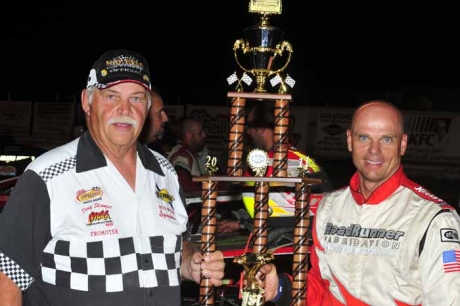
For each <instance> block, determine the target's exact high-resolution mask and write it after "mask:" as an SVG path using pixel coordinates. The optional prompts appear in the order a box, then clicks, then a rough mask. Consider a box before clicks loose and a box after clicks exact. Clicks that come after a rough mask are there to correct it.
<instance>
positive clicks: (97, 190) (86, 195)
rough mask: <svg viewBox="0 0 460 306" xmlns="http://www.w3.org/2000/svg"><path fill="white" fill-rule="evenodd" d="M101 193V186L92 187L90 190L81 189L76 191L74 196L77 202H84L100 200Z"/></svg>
mask: <svg viewBox="0 0 460 306" xmlns="http://www.w3.org/2000/svg"><path fill="white" fill-rule="evenodd" d="M103 193H104V192H103V191H102V188H101V187H93V188H91V189H90V190H84V189H82V190H78V191H77V195H76V198H77V200H78V202H81V203H83V204H86V203H91V202H95V201H98V200H100V199H101V198H102V194H103Z"/></svg>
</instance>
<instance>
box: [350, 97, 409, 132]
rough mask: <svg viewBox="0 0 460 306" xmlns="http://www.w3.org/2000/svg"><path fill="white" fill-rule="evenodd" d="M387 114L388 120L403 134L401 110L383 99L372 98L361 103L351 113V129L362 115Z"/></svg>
mask: <svg viewBox="0 0 460 306" xmlns="http://www.w3.org/2000/svg"><path fill="white" fill-rule="evenodd" d="M379 114H380V115H382V116H383V115H389V118H388V119H389V120H390V121H392V122H393V123H394V124H395V125H396V126H397V127H398V129H400V130H401V134H404V116H403V114H402V113H401V111H400V110H399V109H398V108H397V107H396V106H394V105H393V104H391V103H390V102H386V101H383V100H372V101H368V102H365V103H363V104H361V105H360V106H359V107H358V108H357V109H356V110H355V112H354V113H353V118H352V120H351V130H353V128H354V127H355V126H356V122H357V121H358V120H360V119H361V118H362V117H368V116H371V115H374V116H378V117H379V116H380V115H379Z"/></svg>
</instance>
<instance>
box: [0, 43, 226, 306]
mask: <svg viewBox="0 0 460 306" xmlns="http://www.w3.org/2000/svg"><path fill="white" fill-rule="evenodd" d="M150 88H151V84H150V73H149V68H148V63H147V61H146V60H145V58H144V57H143V56H142V55H140V54H138V53H136V52H134V51H130V50H110V51H107V52H105V53H104V54H102V55H101V56H100V58H99V59H98V60H96V62H95V63H94V65H93V66H92V68H91V70H90V73H89V78H88V83H87V86H86V88H85V89H83V90H82V93H81V100H82V108H83V110H84V112H85V114H86V121H87V126H88V131H86V132H84V133H83V134H82V135H81V136H80V137H79V138H77V139H75V140H73V141H71V142H70V143H67V144H65V145H63V146H61V147H58V148H55V149H53V150H50V151H48V152H46V153H44V154H43V155H41V156H40V157H38V158H37V159H35V160H34V161H33V162H32V163H31V164H30V165H29V166H28V168H27V169H26V171H25V172H24V173H23V174H22V175H21V177H20V179H19V181H18V182H17V184H16V186H15V188H14V190H13V192H12V194H11V197H10V198H9V200H8V202H7V204H6V206H5V209H4V210H3V212H2V214H1V215H0V305H8V306H20V305H29V306H45V305H66V306H73V305H75V306H77V305H78V306H81V305H85V306H96V305H113V306H116V305H123V306H124V305H130V306H136V305H180V304H181V292H180V290H181V288H180V284H181V280H182V279H185V280H193V281H195V282H197V283H199V282H200V275H201V273H202V274H203V275H205V276H207V277H209V278H210V281H211V283H212V284H213V285H215V286H220V285H221V284H222V278H223V274H224V267H225V263H224V261H223V255H222V252H219V251H216V252H214V253H212V254H210V255H209V256H208V255H207V256H206V258H203V257H202V255H201V252H199V251H196V250H194V249H193V247H192V245H191V243H190V242H189V241H188V236H189V231H188V224H187V222H188V216H187V213H186V209H185V206H184V197H183V195H182V190H181V187H180V184H179V182H178V179H177V175H176V174H175V172H174V168H173V167H172V165H171V164H170V163H169V162H168V160H167V159H166V158H165V157H163V156H162V155H161V154H159V153H157V152H154V151H152V150H149V149H148V148H146V147H145V146H144V145H142V144H141V143H140V142H139V141H138V137H139V134H140V131H141V129H142V126H143V124H144V121H145V118H146V117H147V114H148V110H149V107H150V106H151V99H152V97H151V94H152V93H151V89H150Z"/></svg>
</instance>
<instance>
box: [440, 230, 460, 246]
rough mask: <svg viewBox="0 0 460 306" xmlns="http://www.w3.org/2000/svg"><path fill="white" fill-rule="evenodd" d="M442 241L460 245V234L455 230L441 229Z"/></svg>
mask: <svg viewBox="0 0 460 306" xmlns="http://www.w3.org/2000/svg"><path fill="white" fill-rule="evenodd" d="M441 241H442V242H457V243H460V240H459V239H458V233H457V231H456V230H455V229H453V228H442V229H441Z"/></svg>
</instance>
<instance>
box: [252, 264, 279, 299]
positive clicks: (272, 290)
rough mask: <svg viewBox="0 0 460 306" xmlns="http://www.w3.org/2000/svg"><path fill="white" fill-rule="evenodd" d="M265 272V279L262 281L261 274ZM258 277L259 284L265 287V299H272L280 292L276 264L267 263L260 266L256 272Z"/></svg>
mask: <svg viewBox="0 0 460 306" xmlns="http://www.w3.org/2000/svg"><path fill="white" fill-rule="evenodd" d="M263 274H265V279H264V280H263V281H262V280H261V276H262V275H263ZM256 279H257V281H258V282H259V285H260V286H261V287H263V288H264V289H265V300H266V301H267V302H268V301H271V300H273V299H274V298H275V297H276V294H277V293H278V284H279V281H278V280H279V279H278V273H277V272H276V267H275V265H274V264H266V265H263V266H262V267H260V268H259V271H258V272H257V274H256Z"/></svg>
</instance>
